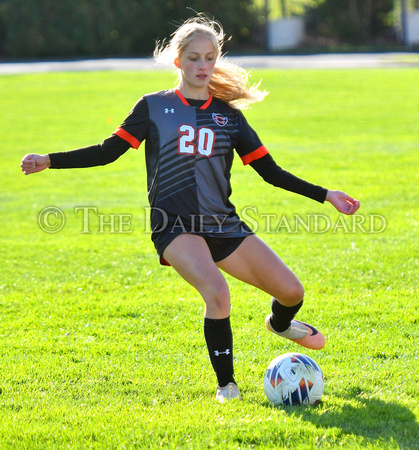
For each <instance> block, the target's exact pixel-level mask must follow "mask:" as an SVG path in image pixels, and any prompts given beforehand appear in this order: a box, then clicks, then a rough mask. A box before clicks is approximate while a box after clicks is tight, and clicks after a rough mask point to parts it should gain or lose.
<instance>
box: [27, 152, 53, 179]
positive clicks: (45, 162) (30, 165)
mask: <svg viewBox="0 0 419 450" xmlns="http://www.w3.org/2000/svg"><path fill="white" fill-rule="evenodd" d="M49 167H51V160H50V158H49V155H38V154H37V153H30V154H29V155H25V156H24V157H23V159H22V162H21V163H20V168H21V169H22V172H23V173H24V174H25V175H30V174H31V173H36V172H41V171H42V170H45V169H47V168H49Z"/></svg>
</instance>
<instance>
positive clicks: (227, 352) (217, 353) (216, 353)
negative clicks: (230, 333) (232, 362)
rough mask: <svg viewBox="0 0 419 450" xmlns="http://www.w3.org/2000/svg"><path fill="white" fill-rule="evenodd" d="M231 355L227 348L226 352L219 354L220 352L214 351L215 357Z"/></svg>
mask: <svg viewBox="0 0 419 450" xmlns="http://www.w3.org/2000/svg"><path fill="white" fill-rule="evenodd" d="M229 354H230V349H229V348H227V349H226V351H225V352H219V351H218V350H215V351H214V355H215V356H220V355H229Z"/></svg>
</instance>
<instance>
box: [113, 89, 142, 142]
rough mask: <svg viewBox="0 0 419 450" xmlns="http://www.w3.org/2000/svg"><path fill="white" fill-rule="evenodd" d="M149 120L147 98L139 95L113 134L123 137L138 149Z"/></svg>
mask: <svg viewBox="0 0 419 450" xmlns="http://www.w3.org/2000/svg"><path fill="white" fill-rule="evenodd" d="M149 122H150V118H149V113H148V105H147V100H146V99H145V97H141V99H140V100H139V101H138V102H137V103H136V105H135V106H134V108H133V109H132V110H131V112H130V113H129V115H128V117H127V118H126V119H125V120H124V121H123V122H122V124H121V126H120V127H118V128H117V129H116V130H115V131H114V133H113V134H114V135H116V136H119V137H120V138H122V139H124V141H126V142H128V143H129V144H130V145H131V147H132V148H135V149H138V148H139V146H140V145H141V142H142V141H143V140H144V139H145V136H146V133H147V130H148V127H149Z"/></svg>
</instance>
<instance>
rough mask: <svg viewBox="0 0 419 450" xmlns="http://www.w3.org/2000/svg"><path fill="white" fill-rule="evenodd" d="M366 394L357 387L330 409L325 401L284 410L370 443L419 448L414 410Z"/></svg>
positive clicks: (418, 429)
mask: <svg viewBox="0 0 419 450" xmlns="http://www.w3.org/2000/svg"><path fill="white" fill-rule="evenodd" d="M366 395H367V393H366V392H365V391H364V392H362V391H360V390H358V389H354V390H352V391H350V392H348V393H347V394H345V395H343V396H342V399H343V400H344V404H343V406H342V407H340V408H339V407H336V405H334V407H333V409H328V408H327V405H325V404H322V405H321V408H322V410H321V411H319V409H318V408H316V407H314V408H312V407H303V408H293V407H288V408H285V411H286V412H287V413H288V414H292V415H294V416H298V417H300V418H301V419H302V420H305V421H309V422H311V423H312V424H313V425H315V426H317V427H319V428H337V429H340V430H341V431H342V432H343V433H344V434H348V435H358V436H363V437H364V438H365V439H366V440H367V442H369V443H371V444H372V443H374V442H377V441H378V442H380V443H382V444H385V443H387V444H388V447H394V444H397V446H398V447H399V448H406V449H409V450H410V449H415V448H418V449H419V424H418V422H417V421H416V418H415V416H414V414H413V413H412V412H411V411H410V410H409V409H408V408H406V407H405V406H402V405H400V404H397V403H394V402H385V401H383V400H380V399H377V398H368V397H367V396H366ZM346 400H348V401H346ZM349 401H350V403H349ZM319 406H320V405H319ZM391 444H393V445H391Z"/></svg>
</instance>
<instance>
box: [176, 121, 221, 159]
mask: <svg viewBox="0 0 419 450" xmlns="http://www.w3.org/2000/svg"><path fill="white" fill-rule="evenodd" d="M179 134H180V136H179V139H178V151H179V154H180V155H195V154H196V152H198V153H199V154H200V155H201V156H206V157H207V158H208V157H210V156H211V155H212V152H213V150H214V144H215V132H214V130H212V129H211V128H206V127H202V128H198V130H197V129H196V128H195V127H193V126H192V125H186V124H183V125H181V126H180V127H179Z"/></svg>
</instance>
